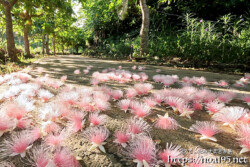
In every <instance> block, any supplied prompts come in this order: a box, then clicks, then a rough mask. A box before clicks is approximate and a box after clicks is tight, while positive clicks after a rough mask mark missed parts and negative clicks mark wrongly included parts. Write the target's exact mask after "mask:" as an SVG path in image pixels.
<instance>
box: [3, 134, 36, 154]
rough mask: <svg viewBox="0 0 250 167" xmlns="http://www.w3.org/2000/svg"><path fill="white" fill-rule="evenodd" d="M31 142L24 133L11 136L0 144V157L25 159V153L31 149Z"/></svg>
mask: <svg viewBox="0 0 250 167" xmlns="http://www.w3.org/2000/svg"><path fill="white" fill-rule="evenodd" d="M32 143H33V140H32V138H30V136H29V134H28V133H26V132H23V133H22V132H21V133H16V134H12V135H11V136H10V137H9V138H6V139H5V140H4V141H3V142H2V143H1V145H0V146H1V147H0V148H1V150H0V157H5V158H7V157H13V156H17V155H20V156H21V157H22V158H24V157H25V155H26V151H27V150H29V149H30V148H31V147H32Z"/></svg>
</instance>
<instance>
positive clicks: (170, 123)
mask: <svg viewBox="0 0 250 167" xmlns="http://www.w3.org/2000/svg"><path fill="white" fill-rule="evenodd" d="M157 116H158V117H159V118H158V120H156V122H155V124H154V126H155V127H156V128H159V129H165V130H175V129H177V128H178V126H179V124H178V123H177V121H176V120H174V119H173V118H171V117H169V116H168V113H166V114H165V115H164V116H161V115H157Z"/></svg>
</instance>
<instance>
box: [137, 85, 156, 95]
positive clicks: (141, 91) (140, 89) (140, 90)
mask: <svg viewBox="0 0 250 167" xmlns="http://www.w3.org/2000/svg"><path fill="white" fill-rule="evenodd" d="M134 89H135V90H136V92H137V94H138V95H146V94H148V93H149V91H151V90H152V89H153V85H152V84H149V83H145V84H135V85H134Z"/></svg>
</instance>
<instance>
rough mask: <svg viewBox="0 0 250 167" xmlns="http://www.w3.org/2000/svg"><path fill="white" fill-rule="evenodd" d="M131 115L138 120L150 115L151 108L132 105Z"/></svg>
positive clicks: (143, 105)
mask: <svg viewBox="0 0 250 167" xmlns="http://www.w3.org/2000/svg"><path fill="white" fill-rule="evenodd" d="M131 113H132V114H134V115H135V116H136V117H138V118H144V117H146V116H148V115H149V114H150V113H151V108H150V107H149V106H147V105H145V104H143V103H132V106H131Z"/></svg>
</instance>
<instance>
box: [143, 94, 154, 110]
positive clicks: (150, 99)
mask: <svg viewBox="0 0 250 167" xmlns="http://www.w3.org/2000/svg"><path fill="white" fill-rule="evenodd" d="M144 103H145V104H146V105H148V106H149V107H151V108H152V107H154V106H155V105H156V104H157V103H156V102H155V100H154V99H153V97H147V98H144Z"/></svg>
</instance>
